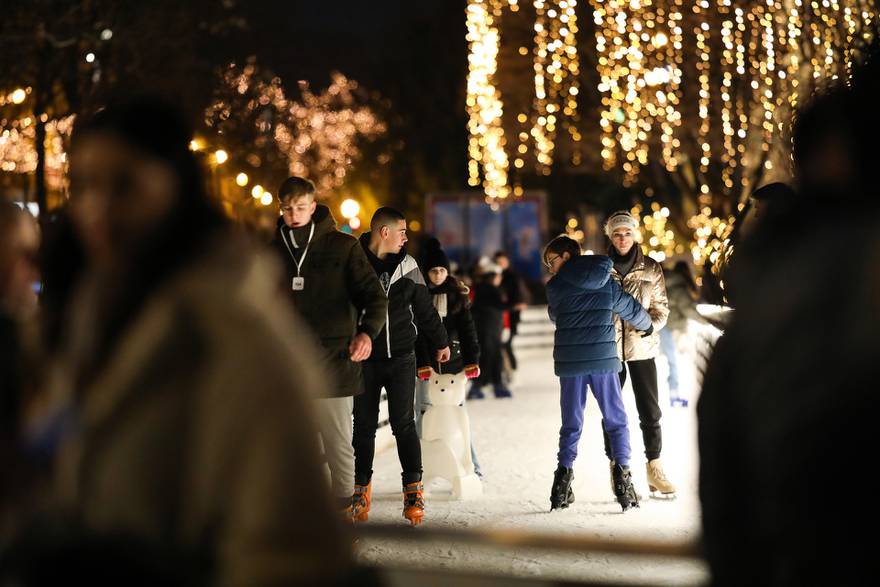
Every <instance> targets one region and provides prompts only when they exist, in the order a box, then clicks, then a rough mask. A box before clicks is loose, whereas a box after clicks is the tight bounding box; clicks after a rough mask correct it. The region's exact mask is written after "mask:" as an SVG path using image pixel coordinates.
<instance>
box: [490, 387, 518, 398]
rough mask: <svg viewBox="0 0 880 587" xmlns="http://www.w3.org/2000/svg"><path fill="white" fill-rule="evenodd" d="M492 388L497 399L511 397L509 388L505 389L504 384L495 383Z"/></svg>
mask: <svg viewBox="0 0 880 587" xmlns="http://www.w3.org/2000/svg"><path fill="white" fill-rule="evenodd" d="M493 390H494V391H495V397H497V398H499V399H500V398H508V397H513V394H512V393H510V390H509V389H507V387H505V386H504V384H501V385H495V386H494V387H493Z"/></svg>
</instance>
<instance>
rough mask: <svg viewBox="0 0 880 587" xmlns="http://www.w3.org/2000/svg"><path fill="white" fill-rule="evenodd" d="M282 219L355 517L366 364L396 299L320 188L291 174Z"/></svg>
mask: <svg viewBox="0 0 880 587" xmlns="http://www.w3.org/2000/svg"><path fill="white" fill-rule="evenodd" d="M278 199H279V201H280V203H281V217H280V218H279V219H278V228H277V231H276V233H275V235H276V236H275V240H274V242H273V247H274V248H275V249H276V250H277V251H278V253H279V254H280V255H281V258H282V260H283V261H284V263H285V267H286V269H287V271H286V280H285V284H284V287H285V289H286V290H287V291H288V293H289V298H290V300H291V302H293V305H294V307H295V308H296V309H297V311H298V312H299V313H300V314H301V315H302V317H303V318H305V320H306V322H307V323H308V324H309V326H311V328H312V331H313V332H314V334H315V335H316V336H317V337H318V338H319V339H320V341H321V348H320V349H318V350H319V352H320V353H321V356H322V359H323V365H324V368H325V371H326V372H327V374H328V375H330V376H331V378H332V380H333V381H332V383H331V385H330V386H328V387H329V389H330V390H331V392H330V393H331V395H332V397H328V398H322V399H318V400H315V404H316V406H315V413H316V415H317V420H318V429H319V431H320V433H321V438H322V440H323V443H324V452H325V454H326V457H327V463H328V465H329V466H330V480H331V486H332V487H331V490H332V492H333V496H334V497H335V498H337V500H338V505H339V507H340V509H341V510H342V511H343V515H344V516H346V517H348V519H350V515H351V499H352V494H353V491H354V449H353V447H352V442H351V440H352V420H351V418H352V410H353V406H354V396H356V395H359V394H361V393H363V391H364V378H363V373H362V371H361V365H360V362H361V361H363V360H364V359H366V358H367V357H369V356H370V353H371V352H372V343H373V339H374V338H375V337H376V335H377V334H379V331H380V330H381V329H382V327H383V326H384V324H385V314H386V310H387V308H388V299H387V298H386V296H385V292H384V291H383V290H382V286H381V285H380V284H379V279H378V277H377V276H376V272H375V271H373V268H372V266H371V265H370V263H369V261H368V260H367V257H366V255H365V254H364V251H363V249H362V248H361V247H360V246H359V244H358V241H357V239H355V238H354V237H353V236H350V235H347V234H344V233H342V232H339V231H338V230H337V229H336V221H335V219H334V218H333V214H332V213H331V212H330V209H329V208H328V207H327V206H324V205H322V204H318V203H317V202H316V201H315V186H314V184H313V183H312V182H311V181H309V180H307V179H303V178H300V177H290V178H288V179H287V180H285V181H284V183H282V184H281V187H280V188H279V190H278Z"/></svg>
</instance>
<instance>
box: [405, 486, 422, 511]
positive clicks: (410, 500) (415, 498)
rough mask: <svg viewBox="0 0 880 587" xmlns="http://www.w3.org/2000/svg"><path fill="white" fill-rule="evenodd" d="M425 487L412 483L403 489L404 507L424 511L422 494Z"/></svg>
mask: <svg viewBox="0 0 880 587" xmlns="http://www.w3.org/2000/svg"><path fill="white" fill-rule="evenodd" d="M424 489H425V486H424V485H423V484H421V483H412V484H410V485H407V486H406V487H404V488H403V504H404V505H405V506H406V507H415V508H419V509H425V500H424V499H423V497H422V492H423V491H424Z"/></svg>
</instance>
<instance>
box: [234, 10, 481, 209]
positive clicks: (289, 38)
mask: <svg viewBox="0 0 880 587" xmlns="http://www.w3.org/2000/svg"><path fill="white" fill-rule="evenodd" d="M465 4H466V3H465V2H464V1H459V0H427V1H411V0H372V1H369V2H364V1H350V0H347V1H333V2H302V1H300V2H283V1H278V0H275V1H273V0H262V1H257V2H246V3H245V2H243V3H241V10H242V11H243V12H244V16H245V18H246V19H247V21H248V24H249V26H250V29H251V30H250V32H249V33H248V34H246V35H244V38H245V43H244V45H248V46H247V47H246V48H245V51H244V53H250V52H253V53H256V54H257V56H258V58H259V62H260V63H261V64H262V65H263V66H266V67H269V68H271V69H272V70H274V71H275V72H276V73H277V74H278V75H280V76H281V78H282V79H283V80H285V85H288V86H289V87H290V86H292V85H293V83H292V82H294V81H295V80H299V79H306V80H308V81H309V82H311V83H312V86H313V87H314V88H320V87H324V86H326V84H327V82H328V79H329V73H330V72H331V71H333V70H338V71H341V72H342V73H344V74H345V75H347V76H348V77H349V78H352V79H354V80H357V81H358V82H359V83H361V84H362V85H363V86H365V87H366V88H367V89H369V90H371V91H372V90H375V91H378V92H380V93H381V94H382V96H383V97H384V98H387V99H389V100H390V101H391V105H392V114H393V119H392V120H390V121H389V123H390V124H389V126H390V129H389V131H390V135H391V138H392V139H393V140H395V141H398V144H399V141H402V143H403V149H404V151H405V156H402V155H400V154H398V155H397V156H395V158H394V160H393V161H392V166H393V167H394V171H393V173H392V186H391V187H392V191H393V192H394V193H395V195H396V196H397V197H405V198H406V199H407V200H411V199H412V198H415V197H417V194H416V192H421V194H422V195H423V193H424V190H425V189H461V188H463V187H465V186H466V185H467V169H466V165H467V129H466V124H467V118H466V114H465V107H464V99H465V78H466V75H467V42H466V40H465V33H466V29H465ZM418 169H421V170H422V171H421V172H420V171H418ZM416 174H420V177H415V175H416ZM417 184H420V185H417ZM426 184H427V185H426Z"/></svg>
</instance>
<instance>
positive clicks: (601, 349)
mask: <svg viewBox="0 0 880 587" xmlns="http://www.w3.org/2000/svg"><path fill="white" fill-rule="evenodd" d="M611 267H612V262H611V259H610V258H608V257H605V256H603V255H586V256H582V257H574V258H572V259H570V260H569V261H568V262H566V263H565V265H563V266H562V268H561V269H560V270H559V273H557V274H556V275H555V276H554V277H553V278H552V279H551V280H550V281H549V282H547V302H548V311H549V312H550V319H551V320H553V321H554V322H555V323H556V333H555V336H554V344H553V359H554V366H555V372H556V375H558V376H560V377H573V376H576V375H587V374H589V373H601V372H617V371H620V359H618V358H617V344H616V342H615V340H614V316H613V315H614V314H618V315H619V316H620V317H621V318H622V319H623V320H626V321H627V322H630V323H631V324H632V325H633V326H634V327H635V328H636V329H637V330H645V329H647V328H648V327H649V326H650V325H651V317H650V316H649V315H648V313H647V312H645V309H644V308H643V307H642V306H641V305H639V303H638V302H637V301H636V300H635V299H634V298H633V297H632V296H631V295H629V294H627V293H626V292H624V291H623V289H622V288H621V287H620V285H618V284H617V282H615V281H614V280H613V279H611Z"/></svg>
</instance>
